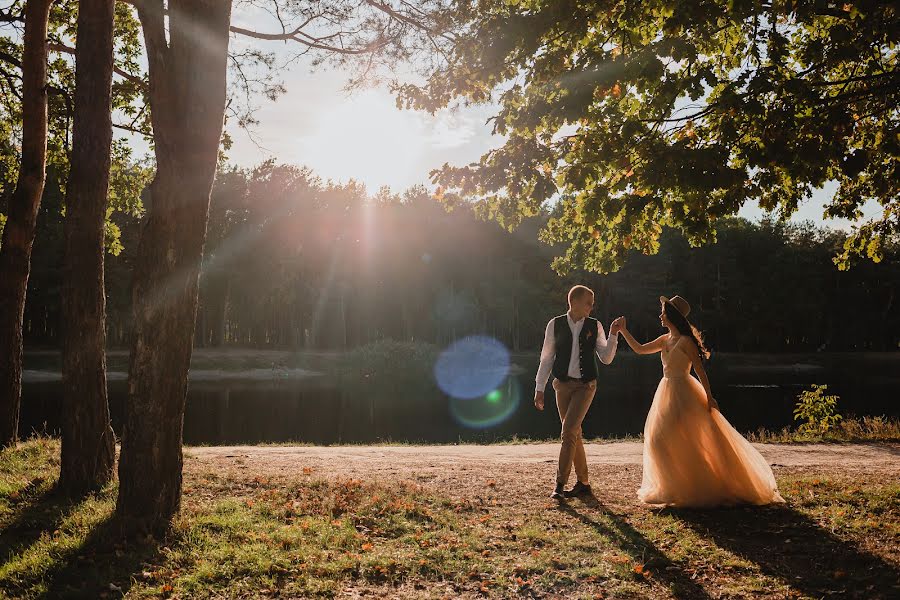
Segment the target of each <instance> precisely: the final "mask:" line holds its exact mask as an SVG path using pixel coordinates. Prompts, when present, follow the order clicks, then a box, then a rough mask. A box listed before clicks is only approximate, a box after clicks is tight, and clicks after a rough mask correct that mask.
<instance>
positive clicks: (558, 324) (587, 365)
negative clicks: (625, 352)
mask: <svg viewBox="0 0 900 600" xmlns="http://www.w3.org/2000/svg"><path fill="white" fill-rule="evenodd" d="M598 324H599V323H598V321H597V319H594V318H592V317H586V318H585V319H584V325H582V326H581V333H579V334H578V344H579V345H578V366H579V368H580V369H581V380H582V381H593V380H594V379H597V359H596V356H597V353H596V348H597V331H598ZM553 336H554V341H555V342H556V359H555V360H554V361H553V376H554V377H556V378H557V379H559V380H560V381H569V380H570V379H572V378H571V377H569V361H570V360H571V359H572V341H573V340H572V329H571V328H570V327H569V319H568V317H567V315H560V316H558V317H556V318H555V319H553Z"/></svg>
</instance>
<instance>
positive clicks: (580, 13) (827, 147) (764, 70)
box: [398, 0, 900, 272]
mask: <svg viewBox="0 0 900 600" xmlns="http://www.w3.org/2000/svg"><path fill="white" fill-rule="evenodd" d="M454 17H455V19H456V21H457V23H458V30H459V32H460V34H459V37H458V39H457V43H456V44H455V46H454V49H453V52H452V53H451V55H450V56H449V57H448V60H447V61H446V64H445V65H444V66H443V67H441V68H438V69H436V70H435V71H434V72H433V73H432V74H431V76H430V78H429V79H428V81H427V82H426V83H425V84H424V85H413V84H408V85H404V86H400V87H399V88H398V104H399V105H401V106H406V107H414V108H419V109H424V110H427V111H431V112H434V111H436V110H438V109H440V108H443V107H445V106H448V105H450V104H453V103H454V102H456V101H461V102H464V103H486V102H489V101H496V102H498V103H499V111H498V113H497V114H496V115H495V116H494V118H493V119H492V120H493V124H494V133H496V134H499V135H503V136H505V141H504V143H503V145H502V146H501V147H500V148H498V149H495V150H492V151H490V152H488V153H487V154H485V155H484V156H482V157H481V159H480V161H479V162H477V163H474V164H471V165H468V166H464V167H455V166H451V165H444V166H443V168H441V169H439V170H437V171H434V172H433V173H432V177H433V179H434V180H435V182H436V183H438V184H440V186H441V188H439V190H438V196H439V197H440V198H442V199H444V200H445V201H446V202H447V203H448V205H450V206H453V205H457V204H459V203H460V202H463V201H472V202H474V204H475V206H476V208H477V210H478V211H479V213H480V214H481V215H482V216H484V217H488V218H492V219H495V220H497V221H498V222H500V223H501V224H502V225H504V226H507V227H514V226H516V225H517V224H518V223H520V222H521V220H522V219H523V218H525V217H528V216H532V215H536V214H539V213H540V212H542V211H545V210H548V209H549V210H550V213H551V218H550V220H549V222H548V223H547V226H546V227H545V228H544V230H543V232H542V235H541V237H542V239H543V240H545V241H547V242H549V243H557V244H564V245H565V255H564V256H562V257H559V258H557V260H556V261H555V262H554V266H555V268H556V269H557V270H559V271H561V272H563V271H566V270H569V269H572V268H584V269H587V270H590V271H598V272H610V271H615V270H616V269H618V268H620V267H621V266H622V264H623V262H624V260H625V259H626V256H627V255H628V254H629V250H631V249H637V250H639V251H641V252H643V253H645V254H649V253H655V252H657V251H658V250H659V238H660V235H661V231H662V227H663V226H670V227H674V228H677V229H679V230H680V231H681V232H683V234H684V235H685V236H686V238H687V239H688V240H689V241H690V243H691V244H692V245H701V244H708V243H711V242H714V241H715V240H716V232H717V227H718V225H719V223H720V222H721V220H722V219H723V218H724V217H726V216H728V215H734V214H736V213H737V211H738V210H739V209H740V208H741V206H742V205H744V204H745V203H746V202H749V201H754V202H758V203H759V204H760V206H761V207H762V208H764V209H766V210H769V211H772V212H773V213H775V214H777V215H778V216H780V217H788V216H790V215H791V214H793V213H794V212H795V210H796V209H797V206H798V204H799V203H800V202H802V201H803V200H804V199H805V198H807V197H808V196H809V195H810V193H811V192H812V191H813V190H814V189H816V188H819V187H821V186H822V185H823V184H825V183H827V182H829V181H835V182H837V183H838V184H839V185H838V189H837V192H836V193H835V194H834V196H833V197H832V199H831V201H830V203H829V204H828V206H827V207H826V215H827V216H829V217H843V218H848V219H851V220H855V221H857V222H859V221H860V220H861V219H862V216H863V215H862V212H861V207H862V206H863V204H864V203H865V202H866V201H870V200H872V201H877V202H878V203H880V204H881V206H882V207H883V208H884V211H883V214H882V215H881V217H880V218H875V219H874V220H872V221H869V222H866V223H861V225H860V226H859V227H858V228H857V229H856V230H855V231H854V234H853V235H852V236H851V237H850V238H848V240H847V242H846V244H845V246H844V248H842V249H841V250H840V251H839V253H838V257H837V259H836V260H837V262H838V263H839V265H841V266H842V267H846V266H847V265H848V264H849V262H850V259H851V257H853V256H856V255H860V254H862V255H866V256H868V257H869V258H871V259H873V260H879V259H880V258H881V257H882V254H883V251H884V247H885V245H886V244H887V243H889V242H890V241H891V240H893V239H896V236H897V233H898V231H900V187H898V186H897V181H898V180H900V125H898V117H900V109H898V106H900V78H898V73H900V70H898V48H900V10H898V8H897V6H896V4H894V3H886V2H874V1H863V2H853V3H848V4H844V5H841V4H840V3H838V4H827V3H820V2H806V3H796V2H795V3H785V2H779V3H758V2H743V1H742V2H727V3H725V2H714V1H711V0H705V1H700V2H691V3H684V2H674V1H672V0H654V1H649V2H647V1H643V0H641V1H636V0H625V1H622V0H617V1H612V0H610V1H603V2H580V1H578V0H521V1H516V0H514V1H510V0H485V1H483V2H479V3H477V4H475V5H472V4H471V3H468V2H460V3H458V4H457V5H456V12H455V13H454Z"/></svg>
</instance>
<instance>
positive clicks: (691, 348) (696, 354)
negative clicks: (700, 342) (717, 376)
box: [681, 338, 719, 410]
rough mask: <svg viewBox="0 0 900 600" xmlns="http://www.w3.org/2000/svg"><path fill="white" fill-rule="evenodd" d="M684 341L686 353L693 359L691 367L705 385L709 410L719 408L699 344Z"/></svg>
mask: <svg viewBox="0 0 900 600" xmlns="http://www.w3.org/2000/svg"><path fill="white" fill-rule="evenodd" d="M682 339H684V341H683V342H681V343H682V344H684V350H685V353H686V354H687V355H688V357H689V358H690V359H691V366H692V367H694V373H696V374H697V377H698V378H699V379H700V384H701V385H703V390H704V391H705V392H706V407H707V408H708V409H709V410H712V409H714V408H716V409H717V408H719V404H718V402H716V399H715V398H713V395H712V388H711V387H710V385H709V377H708V376H707V375H706V369H705V368H703V360H702V359H701V358H700V351H699V350H698V349H697V344H695V343H694V342H693V340H689V339H686V338H682Z"/></svg>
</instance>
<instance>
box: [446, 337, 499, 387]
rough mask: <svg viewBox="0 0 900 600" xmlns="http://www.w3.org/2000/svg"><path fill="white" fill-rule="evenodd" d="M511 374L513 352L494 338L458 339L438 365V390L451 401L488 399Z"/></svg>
mask: <svg viewBox="0 0 900 600" xmlns="http://www.w3.org/2000/svg"><path fill="white" fill-rule="evenodd" d="M507 375H509V351H508V350H507V349H506V346H504V345H503V344H502V343H500V342H499V341H497V340H495V339H494V338H492V337H488V336H483V335H476V336H470V337H466V338H463V339H461V340H457V341H456V342H454V343H453V344H451V345H450V346H449V347H448V348H447V349H445V350H444V351H443V352H441V355H440V356H439V357H438V359H437V362H436V363H435V365H434V378H435V381H436V382H437V385H438V387H439V388H440V389H441V390H442V391H443V392H444V393H445V394H447V395H448V396H450V397H451V398H459V399H463V400H468V399H472V398H480V397H482V396H487V395H488V394H490V393H492V392H493V391H494V390H496V389H497V388H498V387H499V386H500V384H501V383H503V381H504V380H505V379H506V378H507Z"/></svg>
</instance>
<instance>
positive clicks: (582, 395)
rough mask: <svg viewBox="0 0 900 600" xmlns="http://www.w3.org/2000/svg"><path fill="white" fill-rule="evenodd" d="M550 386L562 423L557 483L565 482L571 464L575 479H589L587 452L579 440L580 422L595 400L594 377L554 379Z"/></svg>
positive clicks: (595, 382)
mask: <svg viewBox="0 0 900 600" xmlns="http://www.w3.org/2000/svg"><path fill="white" fill-rule="evenodd" d="M553 389H554V390H555V391H556V408H558V409H559V420H560V422H561V423H562V435H561V438H562V448H560V449H559V467H558V468H557V470H556V483H559V484H562V485H565V483H566V482H567V481H568V480H569V473H571V472H572V465H573V464H574V465H575V475H576V476H577V477H578V481H580V482H581V483H588V466H587V456H586V455H585V453H584V444H583V443H582V441H581V422H582V421H584V416H585V415H586V414H587V411H588V409H589V408H590V407H591V402H592V401H593V400H594V392H596V391H597V380H596V379H595V380H594V381H590V382H587V383H585V382H583V381H560V380H559V379H554V380H553Z"/></svg>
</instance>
